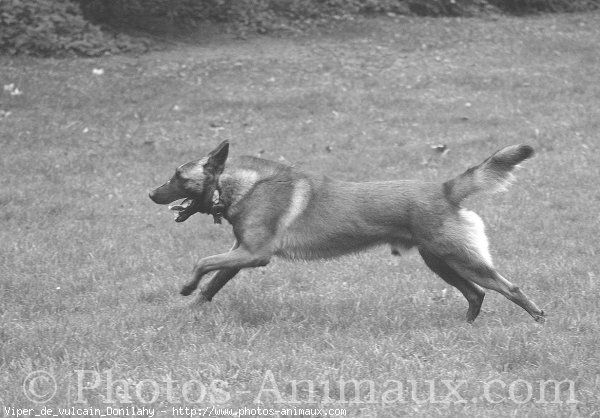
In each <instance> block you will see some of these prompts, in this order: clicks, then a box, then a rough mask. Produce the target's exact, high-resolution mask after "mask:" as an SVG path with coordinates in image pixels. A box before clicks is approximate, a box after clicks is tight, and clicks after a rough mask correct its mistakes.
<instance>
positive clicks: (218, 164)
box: [150, 141, 229, 211]
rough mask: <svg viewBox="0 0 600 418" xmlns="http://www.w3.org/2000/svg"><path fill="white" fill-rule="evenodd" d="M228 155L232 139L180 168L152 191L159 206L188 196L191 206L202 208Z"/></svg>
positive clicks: (188, 204) (151, 196) (208, 199)
mask: <svg viewBox="0 0 600 418" xmlns="http://www.w3.org/2000/svg"><path fill="white" fill-rule="evenodd" d="M228 154H229V142H228V141H223V142H222V143H221V144H220V145H219V146H218V147H217V148H215V149H214V150H212V151H211V152H210V153H209V154H208V155H207V156H206V157H204V158H202V159H200V160H196V161H190V162H189V163H185V164H183V165H181V166H179V167H177V169H176V170H175V174H173V177H171V178H170V179H169V181H167V182H166V183H165V184H163V185H162V186H160V187H157V188H156V189H154V190H153V191H151V192H150V199H152V201H153V202H154V203H158V204H159V205H166V204H169V203H172V202H174V201H176V200H179V199H186V201H188V202H187V206H190V204H194V205H195V206H197V207H198V208H199V209H198V211H200V210H201V208H202V206H203V205H202V203H204V202H210V199H211V198H212V193H213V191H214V190H215V187H216V183H217V181H218V179H219V176H220V175H221V173H222V172H223V169H224V168H225V161H226V160H227V155H228ZM187 206H186V207H187ZM178 207H180V206H178Z"/></svg>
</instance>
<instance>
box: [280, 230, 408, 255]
mask: <svg viewBox="0 0 600 418" xmlns="http://www.w3.org/2000/svg"><path fill="white" fill-rule="evenodd" d="M307 232H308V231H307ZM310 232H311V233H298V231H295V232H292V231H288V232H286V233H285V234H283V235H282V236H281V238H280V240H279V242H278V245H277V246H276V249H275V255H276V256H278V257H282V258H286V259H291V260H318V259H324V258H335V257H339V256H342V255H345V254H350V253H357V252H360V251H364V250H367V249H369V248H372V247H375V246H378V245H391V246H392V248H402V249H404V250H406V249H408V248H411V247H413V246H414V242H413V240H412V236H411V235H410V234H409V233H408V232H407V231H397V233H394V234H377V233H373V234H366V235H354V234H352V233H349V232H347V231H345V232H341V231H336V232H333V233H332V231H323V230H322V231H310Z"/></svg>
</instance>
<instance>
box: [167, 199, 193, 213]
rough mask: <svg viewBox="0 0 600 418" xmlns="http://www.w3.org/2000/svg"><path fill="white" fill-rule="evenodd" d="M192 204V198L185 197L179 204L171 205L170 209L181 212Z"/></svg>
mask: <svg viewBox="0 0 600 418" xmlns="http://www.w3.org/2000/svg"><path fill="white" fill-rule="evenodd" d="M191 204H192V199H183V200H182V201H181V202H180V203H179V204H174V205H169V210H174V211H177V212H181V211H182V210H185V209H187V208H188V207H189V206H190V205H191Z"/></svg>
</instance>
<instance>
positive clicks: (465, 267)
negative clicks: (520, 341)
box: [448, 260, 545, 322]
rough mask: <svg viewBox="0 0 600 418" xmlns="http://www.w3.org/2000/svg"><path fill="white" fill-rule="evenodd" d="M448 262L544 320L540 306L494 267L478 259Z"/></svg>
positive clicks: (487, 287) (457, 270)
mask: <svg viewBox="0 0 600 418" xmlns="http://www.w3.org/2000/svg"><path fill="white" fill-rule="evenodd" d="M448 264H449V265H450V267H452V269H454V270H455V271H456V272H457V273H459V274H460V275H461V276H462V277H464V278H466V279H467V280H471V281H473V282H474V283H477V284H478V285H479V286H482V287H485V288H486V289H491V290H495V291H496V292H499V293H501V294H502V295H504V296H505V297H506V298H507V299H508V300H510V301H512V302H514V303H516V304H517V305H519V306H520V307H521V308H523V309H525V310H526V311H527V313H528V314H529V315H531V316H532V317H533V319H535V320H536V321H537V322H544V320H545V314H544V311H542V310H541V309H540V308H538V307H537V306H536V304H535V303H533V302H532V301H531V300H530V299H529V298H528V297H527V296H526V295H525V293H523V291H522V290H521V289H520V288H519V286H517V285H515V284H513V283H511V282H510V281H508V280H507V279H505V278H504V277H502V276H501V275H500V274H499V273H498V272H497V271H496V270H495V269H494V268H493V267H491V266H489V265H487V264H485V263H482V262H479V261H478V260H461V261H456V260H448Z"/></svg>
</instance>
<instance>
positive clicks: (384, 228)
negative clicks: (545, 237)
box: [150, 141, 545, 323]
mask: <svg viewBox="0 0 600 418" xmlns="http://www.w3.org/2000/svg"><path fill="white" fill-rule="evenodd" d="M228 153H229V143H228V142H227V141H224V142H223V143H221V144H220V145H219V146H218V147H217V148H215V149H214V150H213V151H211V152H210V153H209V154H208V155H207V156H206V157H205V158H202V159H200V160H196V161H192V162H188V163H186V164H183V165H181V166H180V167H178V168H177V169H176V170H175V174H174V175H173V177H172V178H171V179H170V180H169V181H167V182H166V183H165V184H163V185H162V186H160V187H158V188H157V189H155V190H154V191H152V192H150V199H152V200H153V201H154V202H155V203H158V204H169V203H172V202H175V201H177V200H180V199H185V200H184V201H183V202H182V203H181V204H179V205H174V206H171V207H170V208H171V209H172V210H174V211H175V212H176V219H175V220H176V221H178V222H183V221H185V220H186V219H187V218H188V217H189V216H191V215H192V214H194V213H196V212H200V213H205V214H211V215H212V216H213V217H214V219H215V222H219V223H220V220H221V218H225V219H226V220H227V221H228V222H229V223H230V224H231V225H232V227H233V233H234V235H235V243H234V245H233V247H232V248H231V250H230V251H229V252H227V253H223V254H218V255H213V256H211V257H206V258H202V259H200V260H199V261H198V262H197V263H196V265H195V267H194V270H193V276H192V280H191V281H190V282H189V283H187V284H186V285H185V286H183V288H182V290H181V294H182V295H184V296H187V295H190V294H191V293H192V292H194V290H196V288H197V287H198V285H199V283H200V280H201V279H202V277H203V276H204V275H205V274H207V273H209V272H212V271H215V270H217V273H216V274H215V275H214V276H213V277H212V279H211V280H210V281H208V282H207V283H205V284H204V285H203V286H202V288H201V289H200V292H199V295H198V298H197V300H196V301H195V304H196V305H197V304H201V303H205V302H208V301H210V300H211V299H212V298H213V296H214V295H215V294H216V293H217V292H218V291H219V290H220V289H221V288H222V287H223V286H224V285H225V284H226V283H227V282H228V281H229V280H230V279H231V278H233V277H234V276H235V275H236V274H237V273H238V272H239V271H240V270H241V269H243V268H248V267H258V266H265V265H267V264H268V263H269V261H270V260H271V258H272V257H273V256H279V257H283V258H287V259H291V260H313V259H322V258H332V257H337V256H341V255H343V254H348V253H354V252H358V251H361V250H365V249H368V248H370V247H373V246H376V245H381V244H384V245H389V246H390V247H391V252H392V254H394V255H399V254H401V253H403V252H405V251H407V250H408V249H410V248H413V247H416V249H417V250H418V251H419V253H420V254H421V257H423V260H424V261H425V264H426V265H427V266H428V267H429V268H430V269H431V270H433V271H434V272H435V273H436V274H437V275H438V276H440V277H441V278H442V279H443V280H444V281H446V282H447V283H448V284H450V285H452V286H454V287H456V288H457V289H458V290H459V291H460V292H461V293H462V294H463V295H464V297H465V298H466V299H467V301H468V303H469V308H468V310H467V318H466V319H467V322H469V323H471V322H473V321H474V320H475V318H477V315H478V314H479V311H480V309H481V304H482V302H483V298H484V296H485V293H484V291H483V289H482V288H487V289H492V290H495V291H497V292H499V293H501V294H503V295H504V296H505V297H507V298H508V299H509V300H511V301H512V302H514V303H516V304H517V305H519V306H520V307H522V308H523V309H525V311H527V313H529V315H531V316H532V317H533V318H534V319H535V320H536V321H538V322H543V321H544V317H545V314H544V312H543V311H542V310H541V309H539V308H538V307H537V306H536V305H535V303H533V302H532V301H531V300H530V299H529V298H528V297H527V296H526V295H525V294H524V293H523V291H521V289H519V287H518V286H516V285H515V284H513V283H511V282H510V281H508V280H507V279H505V278H504V277H502V276H501V275H500V274H499V273H498V272H497V271H496V269H495V268H494V265H493V263H492V258H491V256H490V253H489V250H488V240H487V237H486V235H485V231H484V225H483V221H482V220H481V218H480V217H479V216H478V215H477V214H475V213H474V212H472V211H469V210H467V209H464V208H462V207H461V206H460V204H461V202H462V201H463V200H464V199H465V198H467V197H468V196H470V195H473V194H475V193H478V192H495V191H501V190H504V189H506V187H507V186H508V185H509V184H510V182H511V180H512V179H513V175H512V171H513V169H514V168H515V166H517V164H519V163H521V162H522V161H524V160H526V159H528V158H530V157H531V156H532V155H533V148H531V147H530V146H528V145H513V146H509V147H506V148H503V149H501V150H499V151H497V152H496V153H494V154H493V155H492V156H490V157H489V158H487V159H486V160H485V161H483V162H482V163H481V164H479V165H477V166H475V167H472V168H469V169H468V170H467V171H465V172H464V173H462V174H460V175H459V176H457V177H455V178H453V179H452V180H448V181H446V182H445V183H441V184H440V183H432V182H423V181H418V180H397V181H381V182H360V183H354V182H344V181H337V180H333V179H330V178H328V177H324V176H317V175H312V174H308V173H305V172H302V171H300V170H297V169H295V168H293V167H290V166H288V165H284V164H280V163H277V162H273V161H269V160H265V159H261V158H255V157H249V156H243V157H240V158H238V159H230V160H228V158H227V157H228Z"/></svg>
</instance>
